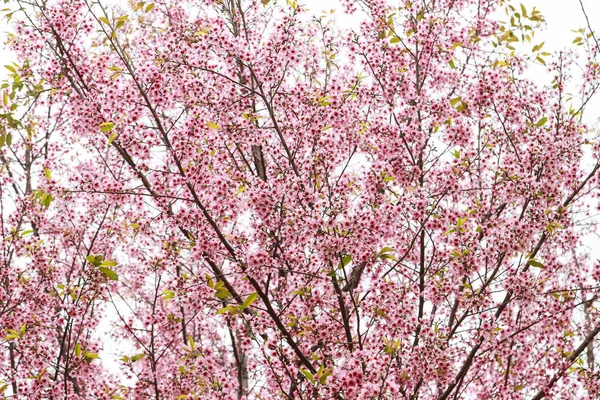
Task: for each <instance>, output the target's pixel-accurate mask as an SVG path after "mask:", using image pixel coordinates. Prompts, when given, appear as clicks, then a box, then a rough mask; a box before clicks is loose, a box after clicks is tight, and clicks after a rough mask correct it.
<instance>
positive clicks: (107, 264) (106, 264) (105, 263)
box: [100, 260, 117, 267]
mask: <svg viewBox="0 0 600 400" xmlns="http://www.w3.org/2000/svg"><path fill="white" fill-rule="evenodd" d="M115 265H117V262H116V261H114V260H104V261H102V262H101V263H100V266H101V267H114V266H115Z"/></svg>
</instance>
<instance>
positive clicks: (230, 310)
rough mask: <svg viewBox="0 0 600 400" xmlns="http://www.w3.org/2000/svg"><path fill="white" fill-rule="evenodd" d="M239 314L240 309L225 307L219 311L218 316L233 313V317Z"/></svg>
mask: <svg viewBox="0 0 600 400" xmlns="http://www.w3.org/2000/svg"><path fill="white" fill-rule="evenodd" d="M238 312H239V310H238V308H237V307H235V306H227V307H223V308H221V309H219V310H218V311H217V314H225V313H231V314H232V315H235V314H237V313H238Z"/></svg>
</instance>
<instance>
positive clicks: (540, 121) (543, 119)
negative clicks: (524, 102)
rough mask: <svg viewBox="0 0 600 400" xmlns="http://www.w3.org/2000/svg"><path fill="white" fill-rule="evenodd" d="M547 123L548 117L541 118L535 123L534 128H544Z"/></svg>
mask: <svg viewBox="0 0 600 400" xmlns="http://www.w3.org/2000/svg"><path fill="white" fill-rule="evenodd" d="M546 122H548V117H542V118H541V119H540V120H539V121H538V122H536V123H535V126H537V127H538V128H539V127H541V126H544V125H545V124H546Z"/></svg>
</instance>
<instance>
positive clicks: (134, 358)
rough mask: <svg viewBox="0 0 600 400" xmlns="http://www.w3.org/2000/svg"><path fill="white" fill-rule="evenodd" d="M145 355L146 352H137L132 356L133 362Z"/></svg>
mask: <svg viewBox="0 0 600 400" xmlns="http://www.w3.org/2000/svg"><path fill="white" fill-rule="evenodd" d="M144 357H146V355H145V354H144V353H141V354H137V355H135V356H132V357H131V362H136V361H139V360H141V359H142V358H144Z"/></svg>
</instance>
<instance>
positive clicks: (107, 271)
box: [98, 267, 119, 281]
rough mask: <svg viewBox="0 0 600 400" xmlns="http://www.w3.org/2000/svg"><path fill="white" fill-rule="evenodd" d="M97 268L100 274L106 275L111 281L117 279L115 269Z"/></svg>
mask: <svg viewBox="0 0 600 400" xmlns="http://www.w3.org/2000/svg"><path fill="white" fill-rule="evenodd" d="M98 270H99V271H100V273H101V274H102V275H104V276H106V277H107V278H108V279H110V280H111V281H118V280H119V276H118V275H117V273H116V272H115V271H113V270H112V269H110V268H105V267H99V268H98Z"/></svg>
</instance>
